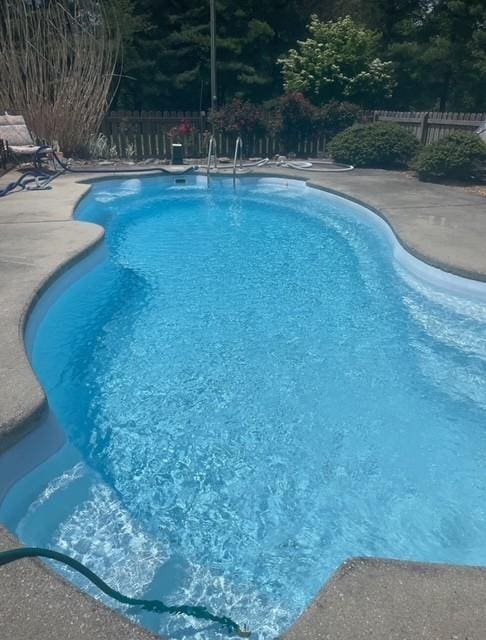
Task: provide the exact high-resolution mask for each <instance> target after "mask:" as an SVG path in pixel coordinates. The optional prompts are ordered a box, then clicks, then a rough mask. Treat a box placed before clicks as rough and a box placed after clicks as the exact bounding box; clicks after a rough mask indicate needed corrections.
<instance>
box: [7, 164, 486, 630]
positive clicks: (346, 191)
mask: <svg viewBox="0 0 486 640" xmlns="http://www.w3.org/2000/svg"><path fill="white" fill-rule="evenodd" d="M140 175H150V174H140ZM221 175H224V176H226V177H228V174H221ZM250 175H251V177H274V178H275V177H276V178H284V179H285V178H287V179H298V180H304V181H306V183H307V185H308V186H309V187H314V188H316V189H321V190H324V191H329V192H330V193H334V194H336V195H339V196H342V197H345V198H347V199H349V200H351V201H352V202H356V203H358V204H360V205H362V206H364V207H366V208H367V209H369V210H371V211H373V212H374V213H375V214H377V215H378V216H379V217H380V218H381V219H383V220H384V221H385V222H386V223H387V224H388V226H389V227H390V229H391V230H392V232H393V234H394V236H395V238H396V239H397V241H398V242H399V244H400V245H401V246H402V247H404V248H405V249H406V250H407V251H408V252H409V253H410V254H411V255H414V256H415V257H417V258H419V259H420V260H422V261H424V262H426V263H427V264H430V265H432V266H434V267H437V268H439V269H442V270H444V271H447V272H451V273H455V274H456V275H459V276H462V277H466V278H473V279H477V280H481V281H486V259H485V257H484V255H483V254H484V253H485V252H484V251H482V252H481V254H480V255H476V254H477V240H478V229H479V232H482V233H483V236H482V237H483V238H486V199H484V198H481V197H480V196H472V195H470V194H467V195H466V194H465V193H462V192H461V193H459V195H457V193H458V192H457V191H456V192H455V194H456V195H455V194H454V190H453V189H451V188H449V187H442V186H437V185H424V184H423V183H418V182H415V183H413V182H410V181H409V178H408V177H404V176H403V175H401V174H397V173H396V172H380V171H376V170H375V171H371V172H366V171H365V172H363V171H361V172H350V173H348V174H346V176H344V174H333V175H324V176H322V175H319V176H316V175H315V174H310V173H308V172H301V171H295V170H289V169H275V170H271V171H269V170H268V169H260V170H256V171H254V172H253V173H252V174H250ZM350 176H353V178H350ZM127 177H133V174H131V175H130V174H118V175H115V174H110V173H107V174H106V175H105V176H103V177H100V176H98V175H95V174H87V175H85V176H82V177H77V176H73V175H70V176H63V177H61V178H60V179H59V180H58V181H56V183H55V185H54V188H53V189H52V191H50V192H44V193H35V192H31V193H22V194H14V195H12V196H9V197H8V198H5V199H3V200H0V229H3V230H4V232H5V233H4V236H2V237H1V238H0V262H2V261H3V263H5V264H6V265H7V266H6V269H7V273H6V275H4V274H3V271H2V272H0V286H1V285H2V284H3V285H4V289H2V291H3V290H6V292H7V293H6V298H7V308H6V309H4V310H3V311H2V314H3V316H4V317H3V322H2V323H1V325H0V350H2V347H3V346H5V347H6V351H5V353H6V358H5V359H4V361H3V362H2V363H0V382H5V384H1V385H0V407H1V409H0V453H2V452H5V451H7V450H8V449H10V448H11V447H12V446H13V445H14V444H16V443H17V442H19V441H20V440H22V439H24V438H25V436H26V435H27V434H28V433H33V432H35V427H36V425H37V424H38V423H39V420H40V419H41V418H42V417H43V416H44V415H45V414H46V411H47V401H46V398H45V395H44V392H43V390H42V388H41V386H40V384H39V383H38V382H37V380H36V378H35V375H34V373H33V371H32V369H31V367H30V364H29V361H28V358H27V356H26V353H25V344H24V333H25V328H26V324H27V320H28V318H29V316H30V313H31V311H32V309H33V308H34V307H35V304H36V302H37V301H38V300H39V299H40V297H41V296H42V295H43V293H44V292H45V291H46V290H47V289H48V288H49V286H50V285H51V284H52V283H53V282H54V281H55V280H57V279H58V278H59V276H60V275H61V274H62V273H65V272H66V271H68V270H69V269H70V267H71V266H72V265H74V264H75V263H78V262H80V261H81V260H82V259H83V258H85V257H86V256H87V255H88V254H90V253H91V252H92V251H93V249H94V248H95V247H97V246H99V245H100V243H101V242H102V240H103V236H104V232H103V230H102V229H101V227H99V226H97V225H93V224H89V223H79V222H76V221H75V220H73V218H72V213H73V211H74V208H75V207H76V205H77V203H78V202H79V200H80V199H81V198H82V197H84V195H85V194H86V193H87V192H88V191H89V189H90V184H91V183H92V182H95V181H99V180H106V179H113V178H120V179H126V178H127ZM5 178H6V176H3V180H5ZM243 179H244V178H243ZM387 180H388V181H392V182H393V185H392V187H391V195H390V194H389V197H388V200H387V198H383V197H382V195H383V193H382V191H383V186H384V185H386V184H387ZM5 181H6V180H5ZM370 181H371V183H372V184H371V186H372V188H371V189H369V188H368V189H367V188H366V184H367V182H368V183H370ZM373 182H374V184H375V185H376V184H378V186H379V185H381V187H382V189H381V192H380V189H377V190H376V191H374V190H373ZM400 185H401V187H402V193H400V188H399V187H400ZM407 185H413V187H414V191H413V192H406V193H405V190H406V187H407ZM428 190H429V191H430V193H431V194H432V195H433V197H432V195H431V197H430V200H431V203H429V205H427V202H426V201H427V197H426V195H427V191H428ZM441 192H442V193H441ZM393 197H395V198H396V197H402V214H401V216H400V207H399V206H396V205H394V203H393V199H392V198H393ZM451 198H452V200H453V204H451V203H450V199H451ZM437 200H438V202H437ZM414 201H415V202H416V203H417V208H418V209H420V211H421V213H420V215H419V216H415V219H419V220H423V219H424V216H425V219H427V217H428V218H429V219H431V220H433V219H435V218H436V217H437V216H438V215H439V218H441V219H446V218H447V216H445V217H444V215H442V214H439V213H438V209H439V211H440V210H441V208H447V207H449V208H451V207H452V208H454V211H452V215H453V216H454V215H455V214H456V213H457V211H456V209H458V208H462V207H465V208H466V214H467V215H465V216H464V218H467V217H468V216H469V218H471V220H470V223H471V224H470V226H469V227H468V226H467V225H464V219H463V220H462V222H463V225H462V233H463V235H464V237H465V241H466V245H467V240H468V234H469V239H470V242H471V244H472V247H473V251H472V255H471V260H470V261H469V262H468V260H467V250H466V252H465V253H464V251H463V253H461V254H460V256H459V258H458V259H456V261H455V262H454V251H452V252H451V251H449V252H448V251H443V250H441V249H443V248H444V246H443V245H441V241H442V240H443V237H444V234H443V233H442V235H441V230H442V231H443V228H444V224H442V223H441V222H440V220H439V222H440V223H439V224H438V225H437V226H435V225H434V224H432V225H431V226H432V236H431V237H432V242H430V238H429V241H428V243H427V242H426V243H421V242H420V237H419V236H417V240H416V241H413V238H414V236H413V233H412V234H410V228H409V226H407V225H408V223H409V222H410V218H412V220H413V219H414V213H413V202H414ZM432 201H433V202H432ZM424 202H425V204H424ZM403 203H405V204H403ZM407 208H408V209H407ZM427 209H428V210H429V211H428V212H427ZM403 210H405V214H403ZM473 218H474V220H472V219H473ZM478 220H479V222H480V224H479V227H478ZM452 222H454V220H453V221H452ZM466 222H467V220H466ZM2 225H5V226H3V227H2ZM7 225H8V226H7ZM446 226H447V225H446ZM33 227H35V228H34V229H33ZM464 227H465V228H464ZM423 228H424V227H423V225H422V226H421V225H420V224H419V225H418V229H416V231H417V230H418V232H420V230H422V231H423ZM434 229H435V231H436V232H437V241H436V244H435V245H434V242H433V237H434ZM39 231H42V233H41V234H40V235H41V237H40V238H39ZM429 231H430V230H429ZM456 231H457V227H454V224H452V227H450V228H448V233H449V235H448V236H447V239H448V242H450V243H451V244H452V241H457V242H458V243H459V244H460V241H461V240H460V237H459V234H458V235H456V236H455V235H454V234H455V233H456ZM457 233H458V231H457ZM451 234H452V236H451ZM0 236H1V234H0ZM26 236H27V237H26ZM2 239H3V240H4V241H5V242H4V244H2ZM462 241H464V238H463V240H462ZM473 241H474V242H473ZM29 242H30V247H29ZM475 242H476V244H475ZM5 246H7V247H8V250H9V252H10V253H11V254H13V255H11V256H10V257H9V256H8V254H7V257H6V258H5ZM434 246H435V247H436V250H435V251H434V250H433V249H434ZM466 249H467V246H466ZM465 257H466V260H465V259H464V258H465ZM9 270H10V273H9ZM15 277H18V278H19V279H18V280H15ZM7 278H9V281H8V282H6V279H7ZM14 280H15V286H12V283H13V281H14ZM20 285H21V286H20ZM9 302H11V303H12V308H10V305H9ZM2 368H3V371H2ZM11 379H13V383H10V380H11ZM31 448H35V447H31ZM37 463H38V461H37V462H36V461H35V460H33V461H32V464H33V465H35V464H37ZM15 543H17V541H16V540H15V538H14V537H13V536H11V534H9V533H8V532H6V530H5V529H2V528H1V527H0V549H1V548H2V547H8V546H12V544H15ZM377 563H378V564H377ZM380 563H382V565H380ZM390 563H392V564H393V567H394V569H395V570H396V574H397V575H396V576H395V578H396V581H397V584H403V583H407V581H410V579H411V578H410V576H409V577H408V578H407V575H409V574H410V575H413V576H414V575H416V567H417V566H420V567H422V568H423V572H425V573H426V572H427V570H429V571H430V570H431V567H432V568H434V567H436V566H437V565H430V564H427V563H424V564H422V563H399V566H398V565H397V564H396V562H395V563H394V561H391V560H375V559H361V560H353V559H352V560H350V561H348V562H347V563H345V565H343V567H342V568H341V569H340V570H339V571H338V573H337V574H335V576H334V577H332V578H331V580H330V581H328V582H327V584H326V585H325V586H324V589H323V590H322V591H321V592H320V594H319V595H318V596H317V598H316V600H315V601H314V603H312V604H311V605H310V606H309V607H308V609H306V612H304V614H303V615H302V617H301V618H299V620H298V621H297V622H296V624H295V625H294V626H293V627H292V629H290V630H289V631H288V632H287V634H285V636H284V637H287V636H288V638H289V639H292V640H294V638H298V637H299V638H300V637H302V638H305V637H309V638H310V637H312V638H321V637H322V638H324V637H329V638H330V637H332V638H333V640H337V639H338V638H343V640H351V637H352V638H353V640H356V638H358V637H361V636H359V635H356V633H359V629H360V626H359V625H358V626H357V627H356V629H355V630H354V631H353V634H354V635H353V636H351V635H349V633H348V632H344V631H343V634H341V635H340V633H341V632H340V631H339V629H338V628H336V624H337V622H336V623H335V625H334V627H333V629H332V630H330V629H329V628H328V629H327V631H326V630H325V628H324V627H323V626H322V618H323V617H324V618H326V619H329V616H328V615H327V614H326V606H327V607H328V608H329V606H331V605H329V603H328V599H329V593H330V592H333V589H335V584H336V581H337V582H339V584H342V583H343V573H342V572H343V571H344V575H345V576H351V575H353V570H355V571H356V570H357V569H356V567H359V570H360V571H362V572H363V571H364V574H366V573H367V572H368V574H369V575H371V573H373V571H376V567H377V566H381V567H382V572H383V574H386V575H390ZM22 564H23V565H25V566H26V567H27V569H23V571H24V570H25V571H27V572H29V571H30V572H31V573H32V575H34V574H35V575H37V576H39V575H40V574H39V571H40V572H41V573H42V572H43V571H45V575H46V576H48V577H46V580H47V581H48V583H49V585H51V586H53V589H54V587H55V590H57V589H58V588H59V589H61V591H62V592H63V593H66V594H68V595H69V602H70V603H72V605H73V612H69V611H68V610H66V609H65V619H64V620H63V619H62V615H61V612H59V614H58V615H59V616H60V618H59V620H60V622H59V624H66V621H67V620H68V619H72V618H73V616H75V613H74V612H75V611H76V609H77V608H79V607H82V606H84V605H83V603H85V601H86V599H87V601H88V602H89V603H90V606H91V607H92V608H93V611H95V610H96V612H98V613H99V612H102V613H99V615H100V616H101V618H102V619H103V624H102V626H100V627H99V633H100V634H101V635H99V637H100V639H101V638H104V637H105V636H104V635H102V634H105V633H108V634H109V635H107V636H106V637H115V636H114V635H113V634H114V633H115V628H116V629H117V631H116V633H117V635H116V637H117V638H120V640H122V639H123V638H124V637H127V638H129V637H130V638H135V637H136V638H141V639H145V638H147V640H148V639H149V638H154V636H153V635H152V634H150V633H149V632H147V631H145V630H143V629H141V628H140V627H137V626H136V625H133V624H132V623H131V622H129V621H127V620H126V619H125V618H123V619H122V620H123V622H124V623H126V627H124V631H121V630H120V628H119V625H120V616H119V614H117V613H116V612H115V611H112V610H111V609H109V608H107V607H105V606H104V605H103V604H101V603H99V602H98V601H95V600H93V599H90V598H89V597H87V596H86V595H85V594H84V593H82V592H80V591H78V590H77V589H76V588H75V587H73V586H72V585H70V584H68V583H66V582H65V581H64V580H63V579H62V578H61V577H60V576H58V575H57V574H54V573H53V572H51V571H50V570H48V569H47V568H45V567H44V565H40V564H39V563H35V561H31V560H29V561H25V562H23V563H22ZM28 567H31V568H30V569H29V568H28ZM344 567H348V568H347V569H346V570H345V569H344ZM349 567H351V570H350V569H349ZM353 567H354V569H353ZM363 567H364V569H363ZM370 571H371V573H370ZM434 571H435V569H434ZM450 571H452V572H453V574H454V572H456V573H455V574H454V575H456V574H457V575H459V573H460V574H461V575H463V573H464V572H466V573H468V572H471V581H472V583H473V582H474V580H473V578H472V576H473V575H474V576H477V575H478V572H479V574H481V576H483V577H482V578H481V580H482V579H483V578H484V593H483V591H481V590H480V592H481V594H482V595H483V596H484V598H483V600H485V601H486V569H483V568H479V569H478V568H476V569H470V568H465V567H456V568H454V567H447V571H446V570H445V569H444V572H443V574H440V575H442V578H441V580H442V582H443V586H444V589H445V588H446V586H447V585H449V586H450V585H451V584H453V583H454V579H453V576H452V578H451V574H450ZM340 572H341V573H340ZM407 572H408V573H407ZM458 572H459V573H458ZM392 573H393V572H392ZM398 574H399V575H398ZM446 574H447V577H446V578H445V577H444V576H445V575H446ZM483 574H484V575H483ZM4 575H5V570H4V569H0V586H2V587H3V591H5V589H6V588H8V584H4V582H5V580H4V581H3V582H2V576H4ZM10 575H11V572H10ZM360 575H361V574H360ZM434 575H439V574H438V573H437V571H435V573H434ZM349 579H350V578H348V580H349ZM7 582H8V581H7ZM365 582H366V581H365ZM372 582H373V584H376V577H375V578H373V581H372ZM370 584H371V583H370ZM370 584H369V585H368V587H369V586H370ZM481 585H482V582H481ZM481 588H483V587H481ZM415 590H416V592H417V593H419V592H420V589H417V588H416V589H415ZM41 595H42V594H41ZM382 595H383V594H382ZM12 596H13V597H15V599H16V600H18V601H19V602H21V600H22V594H21V593H14V594H12ZM42 597H44V596H43V595H42ZM344 600H345V598H344ZM420 601H424V602H426V601H427V599H426V597H425V600H424V596H423V594H422V596H421V598H420V599H419V602H420ZM76 603H79V607H78V606H77V604H76ZM315 603H318V604H317V605H316V604H315ZM323 603H324V604H323ZM326 603H328V604H326ZM354 605H355V607H356V603H354ZM4 606H5V603H4V604H3V605H2V604H0V614H1V612H2V607H4ZM36 606H37V607H40V608H41V609H42V608H45V607H46V606H50V601H49V596H47V598H46V599H45V600H42V598H41V599H40V600H39V599H38V600H37V603H36ZM332 606H334V608H335V605H332ZM464 607H465V610H467V602H465V604H464ZM331 608H332V607H331ZM98 613H97V614H96V615H93V620H95V619H97V615H98ZM328 613H329V611H328ZM350 615H351V614H349V612H348V614H346V615H345V618H346V619H348V620H349V617H350ZM468 615H469V620H472V619H476V628H477V625H478V624H483V626H484V628H483V629H482V632H484V631H485V629H486V613H485V614H483V615H482V616H479V617H478V615H476V618H474V615H472V614H471V612H470V613H469V614H468ZM351 617H352V616H351ZM101 618H100V619H101ZM381 618H383V614H381ZM408 618H410V615H408ZM408 618H407V619H408ZM107 619H108V621H112V622H109V623H108V624H111V623H112V624H113V630H112V631H110V630H109V629H108V627H107V626H106V625H107ZM117 625H118V627H117ZM122 626H123V625H122ZM323 629H324V631H323ZM343 629H344V627H343ZM309 630H310V631H309ZM34 631H35V630H34ZM93 631H94V628H92V627H90V628H89V633H90V634H92V633H93ZM18 632H19V629H18V627H17V629H15V626H14V625H13V624H12V628H11V630H10V632H9V633H8V637H10V638H12V640H15V638H16V637H18V638H21V637H22V638H27V637H28V635H27V631H26V630H25V631H24V632H23V635H18V636H16V633H18ZM73 632H74V633H78V635H73V636H72V637H73V638H76V640H77V639H78V638H83V639H84V638H88V637H93V636H92V635H87V628H86V629H85V630H82V629H81V628H79V629H74V631H73ZM125 633H126V634H127V635H126V636H125V635H124V634H125ZM309 633H311V635H308V634H309ZM329 633H332V634H333V635H332V636H331V635H325V634H329ZM387 633H390V632H389V631H388V632H387ZM35 634H36V635H35V637H36V638H37V640H44V637H43V636H42V635H39V633H38V631H36V632H35ZM83 634H84V635H83ZM110 634H111V635H110ZM130 634H131V635H130ZM296 634H297V635H296ZM316 634H317V635H316ZM322 634H324V635H322ZM484 635H486V633H484ZM32 637H34V636H32ZM47 637H48V636H45V638H46V640H47ZM49 637H54V636H49ZM57 637H66V638H67V637H68V636H66V635H63V636H62V635H59V634H58V635H57ZM69 637H71V636H69ZM363 637H364V636H363ZM366 637H373V638H374V639H375V638H377V639H378V638H381V637H382V636H381V635H373V636H366ZM397 637H398V636H397ZM407 637H408V636H407ZM410 637H412V636H410ZM417 637H420V636H417ZM421 637H425V636H421ZM438 637H439V636H438ZM440 637H441V638H442V637H444V639H445V638H447V640H450V637H451V636H450V634H449V635H447V636H446V635H444V636H440ZM473 637H474V636H471V638H473ZM478 637H479V636H478ZM383 638H385V636H383ZM386 638H387V640H391V638H392V635H388V636H386ZM461 640H463V639H462V638H461Z"/></svg>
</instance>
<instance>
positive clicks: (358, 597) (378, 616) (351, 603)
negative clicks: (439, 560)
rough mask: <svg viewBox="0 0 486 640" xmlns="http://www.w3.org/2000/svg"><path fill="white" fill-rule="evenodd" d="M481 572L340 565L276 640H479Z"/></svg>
mask: <svg viewBox="0 0 486 640" xmlns="http://www.w3.org/2000/svg"><path fill="white" fill-rule="evenodd" d="M484 638H486V568H480V567H465V566H454V565H442V564H423V563H419V562H400V561H398V560H380V559H374V558H353V559H351V560H348V561H347V562H345V563H344V564H343V565H341V567H340V568H339V569H338V571H337V572H336V573H335V574H334V575H333V576H332V578H331V579H330V580H329V582H328V583H327V584H326V586H325V587H324V588H323V589H322V590H321V591H320V592H319V594H318V595H317V597H316V598H315V599H314V601H313V602H312V603H311V605H310V606H309V608H308V609H307V610H306V611H305V612H304V613H303V614H302V616H301V617H300V618H299V619H298V620H297V621H296V623H295V624H294V625H293V626H292V627H291V628H290V629H289V631H288V632H287V633H286V634H284V635H283V636H281V640H365V639H366V640H419V639H424V640H425V639H427V640H481V639H484Z"/></svg>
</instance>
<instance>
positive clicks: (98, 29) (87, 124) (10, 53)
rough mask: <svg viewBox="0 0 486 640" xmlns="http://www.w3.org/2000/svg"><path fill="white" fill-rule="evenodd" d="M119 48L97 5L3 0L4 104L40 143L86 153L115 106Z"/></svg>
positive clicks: (0, 82) (0, 64)
mask: <svg viewBox="0 0 486 640" xmlns="http://www.w3.org/2000/svg"><path fill="white" fill-rule="evenodd" d="M118 48H119V32H118V30H117V29H115V28H112V27H110V19H109V17H108V15H107V13H106V11H105V10H104V7H103V6H102V5H100V3H99V2H97V0H57V1H56V2H36V3H32V2H31V1H30V0H16V1H15V2H10V0H0V102H1V103H3V104H2V106H3V107H4V108H13V109H16V110H18V111H20V112H21V113H22V114H24V115H25V118H26V121H27V123H28V125H29V126H30V129H31V130H32V131H33V132H34V134H35V136H36V137H37V138H39V139H41V140H45V141H47V142H48V143H49V144H51V145H53V144H54V143H59V145H60V146H61V148H62V150H63V151H64V152H66V153H73V152H80V151H83V150H84V148H85V146H86V145H87V143H88V139H89V137H90V136H91V135H93V134H95V133H97V131H98V128H99V126H100V124H101V121H102V119H103V117H104V115H105V112H106V110H107V108H108V106H109V103H110V98H111V90H112V77H113V72H114V71H115V68H116V57H117V53H118Z"/></svg>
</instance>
